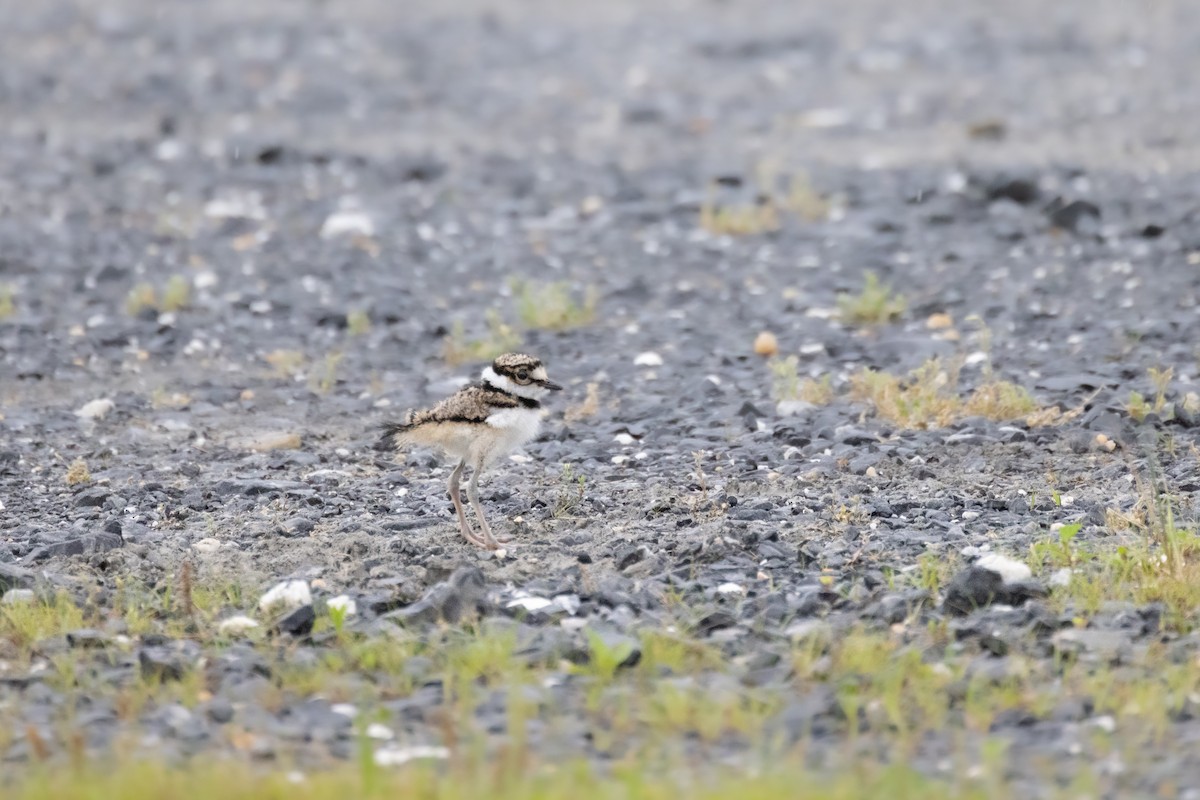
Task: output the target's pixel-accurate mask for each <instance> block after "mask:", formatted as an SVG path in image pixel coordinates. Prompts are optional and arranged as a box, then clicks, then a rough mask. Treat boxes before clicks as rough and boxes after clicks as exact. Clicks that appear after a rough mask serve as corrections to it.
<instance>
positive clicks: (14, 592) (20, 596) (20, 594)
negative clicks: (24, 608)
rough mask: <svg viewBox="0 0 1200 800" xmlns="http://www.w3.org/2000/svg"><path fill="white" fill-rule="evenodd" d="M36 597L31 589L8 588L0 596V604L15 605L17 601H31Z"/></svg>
mask: <svg viewBox="0 0 1200 800" xmlns="http://www.w3.org/2000/svg"><path fill="white" fill-rule="evenodd" d="M36 599H37V595H35V594H34V593H33V589H9V590H8V591H7V592H5V593H4V597H3V598H0V605H6V606H15V605H17V604H18V603H32V602H33V601H34V600H36Z"/></svg>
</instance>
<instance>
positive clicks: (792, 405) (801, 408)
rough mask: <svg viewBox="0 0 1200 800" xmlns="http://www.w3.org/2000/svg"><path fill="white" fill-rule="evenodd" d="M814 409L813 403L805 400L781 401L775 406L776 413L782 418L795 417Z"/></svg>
mask: <svg viewBox="0 0 1200 800" xmlns="http://www.w3.org/2000/svg"><path fill="white" fill-rule="evenodd" d="M813 408H815V406H814V405H813V404H812V403H806V402H804V401H803V400H780V401H779V402H778V403H776V404H775V413H776V414H778V415H779V416H781V417H794V416H795V415H797V414H803V413H804V412H805V411H808V410H810V409H813Z"/></svg>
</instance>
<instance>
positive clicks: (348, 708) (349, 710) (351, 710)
mask: <svg viewBox="0 0 1200 800" xmlns="http://www.w3.org/2000/svg"><path fill="white" fill-rule="evenodd" d="M329 710H330V711H332V712H333V713H335V714H341V715H342V716H343V717H349V718H350V719H354V718H355V717H357V716H358V709H357V708H356V707H355V705H354V704H353V703H334V704H333V705H331V706H330V707H329Z"/></svg>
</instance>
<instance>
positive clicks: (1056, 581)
mask: <svg viewBox="0 0 1200 800" xmlns="http://www.w3.org/2000/svg"><path fill="white" fill-rule="evenodd" d="M1047 582H1048V583H1049V584H1050V585H1051V586H1060V587H1066V586H1070V585H1071V568H1070V567H1063V568H1062V569H1060V570H1058V571H1057V572H1055V573H1054V574H1053V575H1051V576H1050V580H1049V581H1047Z"/></svg>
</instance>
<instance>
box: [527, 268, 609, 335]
mask: <svg viewBox="0 0 1200 800" xmlns="http://www.w3.org/2000/svg"><path fill="white" fill-rule="evenodd" d="M512 290H513V302H514V304H515V305H516V312H517V319H519V320H520V321H521V325H522V326H524V327H525V328H527V329H529V330H550V331H562V330H568V329H570V328H578V327H580V326H583V325H587V324H589V323H590V322H591V321H592V320H594V319H595V318H596V302H597V300H598V299H599V296H598V295H597V293H596V290H595V289H594V288H589V289H588V290H587V291H586V292H585V293H584V296H583V298H582V299H576V298H575V296H574V294H573V293H572V292H571V287H570V286H569V285H568V284H566V283H565V282H561V281H560V282H555V283H533V282H531V281H521V280H514V281H513V283H512Z"/></svg>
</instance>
